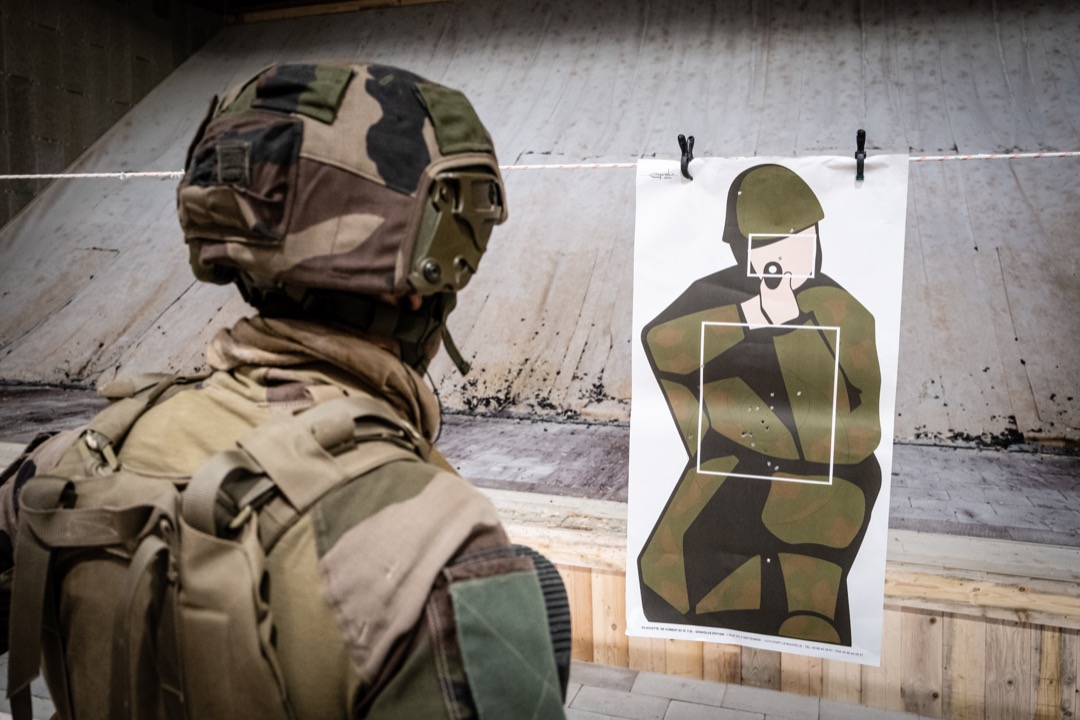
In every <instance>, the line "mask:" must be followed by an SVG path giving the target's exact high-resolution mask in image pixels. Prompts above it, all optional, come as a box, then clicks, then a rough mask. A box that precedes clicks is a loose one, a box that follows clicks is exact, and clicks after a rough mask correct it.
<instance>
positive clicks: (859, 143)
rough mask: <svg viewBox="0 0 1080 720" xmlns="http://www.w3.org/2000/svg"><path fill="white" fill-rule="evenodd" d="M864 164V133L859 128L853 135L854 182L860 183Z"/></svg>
mask: <svg viewBox="0 0 1080 720" xmlns="http://www.w3.org/2000/svg"><path fill="white" fill-rule="evenodd" d="M865 162H866V131H865V130H863V129H862V128H859V131H858V132H857V133H855V182H862V180H863V179H864V178H863V168H864V165H865Z"/></svg>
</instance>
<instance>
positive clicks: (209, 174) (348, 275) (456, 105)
mask: <svg viewBox="0 0 1080 720" xmlns="http://www.w3.org/2000/svg"><path fill="white" fill-rule="evenodd" d="M177 204H178V210H179V217H180V225H181V227H182V228H183V231H184V239H185V241H186V242H187V244H188V247H189V251H190V259H191V266H192V269H193V270H194V272H195V275H196V277H197V278H198V279H200V280H203V281H208V282H214V283H222V284H223V283H228V282H237V284H238V285H240V287H241V290H242V291H244V294H245V297H248V298H249V300H251V299H252V298H255V299H254V300H252V302H253V303H254V304H256V305H258V304H259V303H258V298H259V297H261V296H262V295H263V294H264V293H273V292H275V291H282V292H285V293H288V294H289V295H290V296H294V297H295V296H296V295H297V293H298V292H299V293H303V291H304V290H306V289H318V290H325V291H332V292H333V293H334V294H335V295H337V294H339V293H346V294H349V295H383V296H385V295H389V296H394V297H401V296H404V295H409V294H419V295H424V296H426V295H435V294H445V293H453V292H456V291H458V290H460V289H461V288H462V287H464V286H465V284H466V283H467V282H468V281H469V279H470V278H471V277H472V274H473V273H474V272H475V271H476V269H477V266H478V264H479V261H480V257H481V255H482V254H483V253H484V251H485V250H486V248H487V241H488V238H489V237H490V234H491V230H492V228H493V227H494V226H495V225H497V224H499V223H501V222H503V221H504V220H505V219H506V204H505V192H504V187H503V182H502V177H501V176H500V174H499V167H498V162H497V160H496V157H495V152H494V146H493V144H492V141H491V137H490V135H489V134H488V132H487V130H486V129H485V128H484V126H483V125H482V124H481V122H480V120H479V118H478V117H477V115H476V112H475V111H474V110H473V108H472V105H471V104H470V103H469V101H468V100H467V99H466V98H465V96H464V95H463V94H462V93H460V92H458V91H457V90H453V89H450V88H447V87H444V86H442V85H438V84H435V83H432V82H429V81H427V80H424V79H423V78H421V77H419V76H417V75H414V74H412V73H410V72H407V71H404V70H400V69H398V68H393V67H389V66H385V65H376V64H366V63H359V62H353V61H329V62H319V63H313V64H280V65H274V66H271V67H269V68H266V69H265V70H262V71H261V72H259V73H258V74H257V75H256V76H255V77H254V78H252V79H251V80H249V81H248V82H246V83H244V84H242V85H239V86H237V87H234V88H231V89H230V90H229V91H228V92H226V94H225V95H224V97H223V98H222V99H221V101H220V102H218V100H217V98H215V99H214V102H213V103H212V105H211V109H210V112H209V114H208V116H207V117H206V119H205V120H204V121H203V124H202V126H201V127H200V128H199V131H198V133H197V134H196V137H195V139H194V141H193V142H192V144H191V147H190V149H189V151H188V158H187V162H186V172H185V175H184V178H183V179H182V181H181V182H180V186H179V188H178V191H177Z"/></svg>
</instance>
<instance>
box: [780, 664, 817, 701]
mask: <svg viewBox="0 0 1080 720" xmlns="http://www.w3.org/2000/svg"><path fill="white" fill-rule="evenodd" d="M822 687H823V679H822V660H821V658H812V657H807V656H805V655H791V654H789V653H782V654H781V656H780V689H781V690H783V691H784V692H790V693H796V694H798V695H809V696H811V697H821V695H822Z"/></svg>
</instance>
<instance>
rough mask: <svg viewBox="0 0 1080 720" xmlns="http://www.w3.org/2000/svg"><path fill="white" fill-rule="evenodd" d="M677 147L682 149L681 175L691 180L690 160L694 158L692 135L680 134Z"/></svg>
mask: <svg viewBox="0 0 1080 720" xmlns="http://www.w3.org/2000/svg"><path fill="white" fill-rule="evenodd" d="M679 148H680V149H681V150H682V160H681V161H680V165H681V166H682V176H683V177H684V178H686V179H687V180H693V179H694V178H692V177H690V161H691V160H693V159H694V136H693V135H691V136H690V137H686V136H685V135H680V136H679Z"/></svg>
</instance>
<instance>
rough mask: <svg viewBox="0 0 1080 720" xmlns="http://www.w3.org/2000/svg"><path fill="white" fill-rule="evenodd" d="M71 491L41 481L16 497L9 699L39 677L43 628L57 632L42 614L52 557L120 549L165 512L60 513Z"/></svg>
mask: <svg viewBox="0 0 1080 720" xmlns="http://www.w3.org/2000/svg"><path fill="white" fill-rule="evenodd" d="M73 486H74V483H72V481H70V480H65V479H63V478H55V477H49V476H41V477H36V478H33V479H31V480H30V481H29V482H27V483H26V485H25V486H24V487H23V489H22V492H21V493H20V497H19V505H20V513H19V516H20V522H19V543H18V545H17V547H16V549H15V567H16V568H17V571H16V578H15V583H14V589H13V592H12V602H11V614H12V617H17V618H19V622H18V623H13V624H12V625H11V631H10V635H11V637H10V643H9V645H10V648H11V658H10V664H9V666H8V693H9V697H10V696H13V695H14V694H16V693H18V692H21V691H22V690H28V689H29V686H30V683H31V682H33V680H34V678H36V677H37V676H38V674H39V671H40V668H41V646H42V630H43V627H44V626H45V622H46V621H47V622H49V623H50V624H52V625H53V626H58V623H57V619H56V618H55V617H48V618H46V617H45V609H44V608H45V607H46V606H48V607H51V608H53V610H52V612H53V613H55V605H54V604H53V603H50V602H48V598H47V597H46V591H47V586H48V578H49V571H50V564H51V562H50V561H51V557H52V551H53V550H54V549H57V548H66V547H107V546H115V545H123V544H125V543H128V542H130V541H132V540H134V539H135V538H138V537H140V536H141V535H142V534H144V533H145V532H146V530H147V529H148V528H149V526H150V525H151V524H152V523H154V522H156V519H157V518H158V517H159V516H160V514H161V513H162V512H166V511H167V508H164V507H161V506H159V505H155V504H154V503H146V504H142V505H133V506H129V507H124V508H119V509H116V510H108V509H104V508H65V507H62V506H61V505H62V503H63V502H64V501H65V499H66V498H65V495H68V494H70V492H69V491H70V489H71V488H72V487H73Z"/></svg>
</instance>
